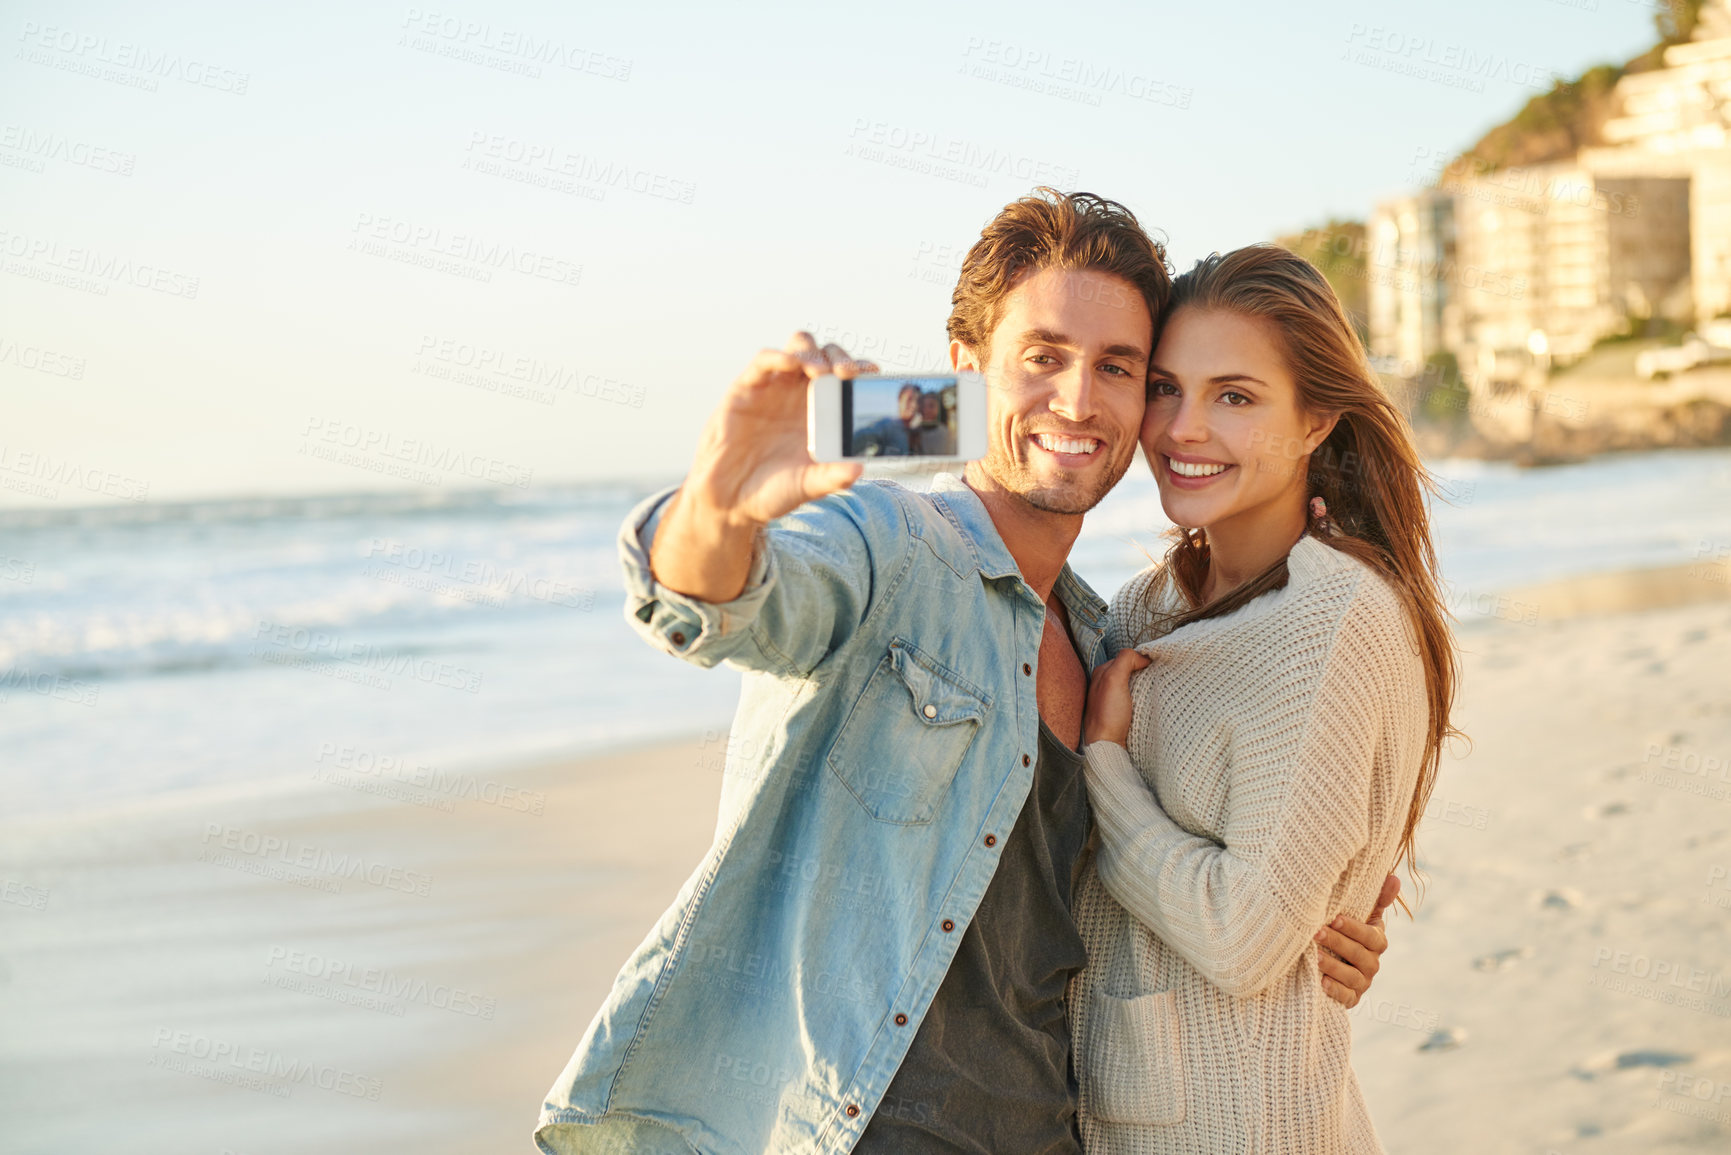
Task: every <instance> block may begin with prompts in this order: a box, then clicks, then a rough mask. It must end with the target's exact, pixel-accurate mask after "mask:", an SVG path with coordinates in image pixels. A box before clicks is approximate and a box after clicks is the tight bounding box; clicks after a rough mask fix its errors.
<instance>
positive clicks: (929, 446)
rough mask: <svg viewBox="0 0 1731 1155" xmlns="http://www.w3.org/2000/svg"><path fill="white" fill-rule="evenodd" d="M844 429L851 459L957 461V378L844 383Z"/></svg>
mask: <svg viewBox="0 0 1731 1155" xmlns="http://www.w3.org/2000/svg"><path fill="white" fill-rule="evenodd" d="M841 431H842V455H843V456H845V457H954V456H955V455H956V379H955V377H953V376H942V377H861V378H859V379H858V380H854V381H843V382H841Z"/></svg>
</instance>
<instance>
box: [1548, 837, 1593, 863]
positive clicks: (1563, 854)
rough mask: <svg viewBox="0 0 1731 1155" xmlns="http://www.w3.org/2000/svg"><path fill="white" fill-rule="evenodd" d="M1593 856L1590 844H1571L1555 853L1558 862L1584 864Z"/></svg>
mask: <svg viewBox="0 0 1731 1155" xmlns="http://www.w3.org/2000/svg"><path fill="white" fill-rule="evenodd" d="M1592 856H1593V844H1592V843H1591V842H1571V843H1570V844H1569V845H1567V846H1565V847H1563V848H1562V849H1561V850H1559V851H1557V861H1558V862H1571V863H1572V862H1585V861H1587V859H1589V858H1591V857H1592Z"/></svg>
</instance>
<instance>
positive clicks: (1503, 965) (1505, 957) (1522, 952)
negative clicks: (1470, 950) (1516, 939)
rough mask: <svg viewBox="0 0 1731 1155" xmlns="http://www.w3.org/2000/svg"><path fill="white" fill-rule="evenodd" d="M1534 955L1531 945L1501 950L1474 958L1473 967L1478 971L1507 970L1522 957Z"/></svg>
mask: <svg viewBox="0 0 1731 1155" xmlns="http://www.w3.org/2000/svg"><path fill="white" fill-rule="evenodd" d="M1532 957H1533V948H1532V947H1530V946H1521V947H1515V948H1513V949H1511V950H1500V951H1497V952H1496V953H1495V954H1482V955H1480V956H1479V957H1478V958H1476V959H1474V960H1473V969H1474V970H1478V971H1506V970H1508V969H1509V968H1510V967H1512V966H1514V965H1515V964H1516V963H1518V962H1520V961H1521V960H1522V959H1524V958H1532Z"/></svg>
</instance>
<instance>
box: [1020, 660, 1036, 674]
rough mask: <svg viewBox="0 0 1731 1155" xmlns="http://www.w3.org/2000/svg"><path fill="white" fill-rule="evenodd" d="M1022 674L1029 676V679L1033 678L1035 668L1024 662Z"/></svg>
mask: <svg viewBox="0 0 1731 1155" xmlns="http://www.w3.org/2000/svg"><path fill="white" fill-rule="evenodd" d="M1022 673H1024V674H1027V675H1028V676H1029V677H1032V676H1033V674H1034V667H1032V666H1030V665H1029V664H1028V663H1026V662H1023V663H1022Z"/></svg>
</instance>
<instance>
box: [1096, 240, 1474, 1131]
mask: <svg viewBox="0 0 1731 1155" xmlns="http://www.w3.org/2000/svg"><path fill="white" fill-rule="evenodd" d="M1173 294H1174V295H1173V301H1172V305H1171V307H1170V309H1169V310H1168V312H1167V314H1166V321H1165V324H1164V326H1163V328H1162V331H1161V334H1160V338H1159V341H1158V345H1157V348H1156V350H1155V356H1154V364H1153V366H1152V368H1151V370H1150V395H1149V402H1148V410H1147V417H1146V419H1145V420H1144V422H1143V426H1142V437H1141V440H1142V448H1143V451H1144V452H1145V454H1146V455H1147V459H1148V461H1149V462H1150V464H1151V466H1152V468H1153V470H1154V473H1155V476H1156V478H1157V479H1158V481H1159V485H1160V498H1161V504H1162V505H1163V506H1164V507H1165V510H1166V514H1167V516H1168V517H1169V518H1171V519H1172V521H1173V522H1174V523H1175V524H1176V525H1177V526H1178V527H1179V528H1178V529H1177V530H1175V531H1174V533H1175V538H1176V540H1175V542H1174V544H1173V546H1172V548H1171V550H1170V551H1169V552H1168V553H1167V555H1166V557H1165V560H1164V561H1163V562H1162V563H1160V564H1158V565H1155V566H1152V567H1150V568H1149V569H1148V570H1146V571H1144V572H1143V573H1141V574H1140V575H1138V576H1137V577H1136V578H1135V579H1133V580H1132V581H1130V582H1129V583H1128V584H1127V585H1126V586H1125V587H1124V588H1123V589H1122V590H1121V591H1119V593H1118V596H1117V597H1116V598H1115V599H1114V602H1113V605H1112V634H1111V638H1110V641H1111V642H1112V644H1114V645H1115V646H1117V647H1119V648H1121V649H1122V651H1123V652H1121V653H1120V654H1119V655H1118V657H1116V658H1115V659H1114V660H1113V661H1112V662H1110V663H1108V664H1107V665H1105V666H1103V667H1101V668H1100V670H1099V671H1097V672H1096V674H1095V678H1094V684H1093V686H1092V688H1091V690H1090V693H1089V700H1088V714H1087V718H1086V722H1085V726H1084V739H1085V741H1086V743H1087V745H1086V747H1085V753H1086V755H1087V777H1088V786H1089V797H1090V801H1091V803H1092V806H1093V811H1094V816H1095V819H1096V829H1097V840H1098V841H1097V847H1096V852H1095V854H1094V855H1093V857H1092V860H1091V861H1090V862H1089V864H1088V866H1087V868H1086V876H1085V877H1084V878H1083V880H1082V888H1081V894H1080V897H1079V899H1078V923H1079V925H1080V928H1081V931H1082V935H1083V938H1084V940H1085V941H1086V943H1087V948H1088V958H1089V963H1088V967H1087V969H1086V970H1085V971H1083V972H1082V975H1081V976H1080V977H1079V978H1078V979H1077V980H1076V987H1077V989H1076V990H1075V991H1074V992H1073V994H1072V999H1071V1008H1072V1014H1073V1016H1074V1029H1075V1037H1076V1040H1077V1052H1076V1056H1077V1057H1076V1061H1077V1068H1078V1078H1079V1081H1080V1083H1081V1103H1080V1122H1081V1127H1082V1135H1083V1139H1084V1142H1085V1144H1086V1147H1087V1149H1088V1151H1089V1152H1090V1153H1092V1155H1098V1153H1101V1152H1114V1153H1116V1152H1278V1153H1283V1155H1290V1153H1296V1152H1303V1153H1305V1155H1318V1153H1323V1152H1354V1153H1356V1152H1366V1151H1380V1150H1381V1149H1382V1148H1381V1146H1380V1144H1379V1143H1378V1141H1377V1138H1376V1133H1375V1131H1374V1129H1373V1128H1372V1126H1371V1121H1370V1116H1369V1114H1368V1112H1367V1111H1366V1109H1365V1105H1364V1100H1363V1099H1362V1097H1361V1096H1360V1094H1359V1091H1358V1086H1357V1083H1356V1081H1355V1080H1354V1078H1353V1074H1352V1067H1351V1064H1350V1057H1349V1049H1350V1043H1351V1029H1350V1026H1349V1024H1348V1022H1347V1018H1346V1012H1345V1010H1343V1009H1342V1008H1341V1007H1340V1006H1338V1005H1336V1004H1335V1003H1333V1002H1331V1001H1330V1000H1329V999H1328V998H1327V997H1326V996H1325V995H1324V993H1323V990H1322V984H1321V982H1320V981H1319V978H1320V976H1319V973H1318V969H1319V964H1318V959H1317V951H1318V950H1319V949H1320V948H1318V947H1317V946H1316V945H1315V943H1314V942H1313V940H1312V935H1311V929H1312V928H1314V927H1316V926H1319V925H1321V924H1323V923H1325V922H1327V921H1328V920H1330V919H1331V918H1333V917H1334V916H1335V915H1337V914H1341V913H1346V914H1351V915H1353V916H1354V917H1358V918H1364V917H1367V916H1368V914H1369V912H1370V909H1371V907H1372V905H1373V904H1374V902H1375V900H1376V895H1377V891H1378V889H1379V886H1380V884H1381V883H1382V881H1383V878H1384V876H1385V874H1387V873H1388V871H1389V870H1390V869H1391V868H1392V867H1393V865H1394V864H1395V863H1396V862H1398V861H1400V860H1403V859H1404V860H1405V861H1406V862H1407V863H1408V864H1409V865H1411V864H1412V860H1413V831H1414V829H1415V828H1416V826H1417V824H1418V820H1419V817H1420V815H1421V814H1422V813H1423V812H1424V804H1425V801H1426V799H1427V798H1428V796H1429V793H1430V790H1431V786H1432V783H1433V782H1434V780H1435V776H1436V770H1437V761H1438V756H1439V751H1440V748H1441V744H1442V742H1443V741H1444V739H1445V738H1447V737H1448V736H1449V735H1450V734H1452V733H1453V732H1454V731H1453V730H1452V729H1451V727H1450V725H1449V720H1448V719H1449V709H1450V705H1451V702H1452V700H1453V696H1454V684H1455V677H1456V669H1455V658H1454V652H1453V648H1452V643H1451V641H1450V637H1449V632H1448V627H1447V624H1446V621H1445V617H1444V610H1443V605H1442V600H1441V597H1440V596H1439V591H1438V581H1437V577H1436V556H1435V552H1434V550H1433V549H1432V546H1431V541H1430V531H1429V523H1428V519H1427V516H1426V509H1425V504H1424V490H1425V489H1426V488H1427V487H1430V486H1431V485H1432V483H1431V481H1430V478H1429V476H1428V474H1427V473H1426V472H1425V469H1424V467H1423V465H1422V464H1421V463H1420V461H1419V459H1418V455H1417V452H1416V451H1415V449H1414V448H1413V444H1412V439H1411V436H1410V433H1409V430H1408V427H1407V425H1406V423H1405V421H1404V419H1403V418H1402V417H1401V416H1400V414H1399V413H1398V411H1397V410H1396V409H1395V408H1394V407H1393V406H1392V405H1391V404H1390V402H1389V400H1388V398H1387V397H1386V396H1385V395H1384V393H1383V391H1382V389H1381V388H1380V387H1379V385H1378V383H1377V379H1376V377H1375V376H1374V375H1373V374H1372V372H1371V370H1370V368H1369V366H1368V364H1367V363H1366V361H1365V357H1364V352H1363V349H1362V348H1361V347H1360V345H1359V343H1358V340H1357V338H1356V337H1355V336H1354V334H1353V331H1352V328H1351V326H1350V325H1349V323H1348V321H1347V319H1346V315H1345V313H1344V312H1343V311H1342V309H1341V307H1340V303H1339V301H1338V300H1336V298H1335V295H1334V293H1333V291H1332V290H1331V289H1330V288H1329V286H1328V282H1327V281H1326V280H1324V279H1323V277H1322V275H1321V274H1320V273H1318V272H1317V271H1316V269H1315V268H1314V267H1312V266H1311V265H1310V264H1308V263H1307V262H1305V261H1304V260H1303V259H1302V258H1300V257H1297V256H1295V255H1293V254H1292V253H1290V252H1287V251H1286V250H1284V249H1279V248H1275V247H1273V246H1265V245H1257V246H1252V247H1250V248H1246V249H1240V250H1238V251H1237V252H1234V253H1230V254H1228V255H1227V256H1224V257H1222V256H1220V255H1218V254H1216V255H1214V256H1212V257H1210V258H1208V259H1207V260H1205V261H1201V262H1199V263H1198V264H1197V266H1196V268H1194V269H1193V270H1192V271H1190V272H1189V273H1186V274H1184V275H1183V276H1181V277H1179V278H1178V280H1177V281H1176V282H1175V284H1174V286H1173ZM1137 671H1140V672H1139V673H1138V672H1137ZM1133 673H1134V674H1135V676H1134V677H1132V676H1131V675H1132V674H1133Z"/></svg>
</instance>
